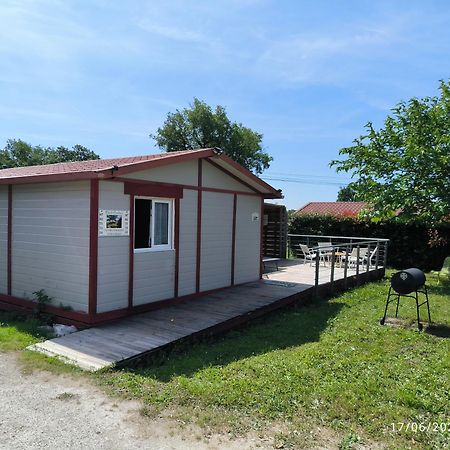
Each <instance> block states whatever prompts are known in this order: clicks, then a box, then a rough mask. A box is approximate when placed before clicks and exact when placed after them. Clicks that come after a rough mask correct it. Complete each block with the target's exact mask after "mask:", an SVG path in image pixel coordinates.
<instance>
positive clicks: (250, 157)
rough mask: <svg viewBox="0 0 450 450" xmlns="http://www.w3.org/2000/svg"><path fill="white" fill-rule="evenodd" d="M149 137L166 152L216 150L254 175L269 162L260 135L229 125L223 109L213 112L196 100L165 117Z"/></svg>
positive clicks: (238, 125)
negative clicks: (199, 149)
mask: <svg viewBox="0 0 450 450" xmlns="http://www.w3.org/2000/svg"><path fill="white" fill-rule="evenodd" d="M150 137H151V138H153V139H154V140H155V141H156V144H157V145H158V147H159V148H161V149H163V150H165V151H167V152H173V151H179V150H193V149H196V148H206V147H219V148H220V149H222V150H223V151H224V153H226V154H227V155H228V156H230V157H231V158H233V159H234V160H235V161H237V162H238V163H240V164H242V165H243V166H244V167H246V168H247V169H249V170H252V171H254V172H256V173H261V172H262V171H263V170H264V169H267V168H268V167H269V165H270V162H271V161H272V157H271V156H269V154H268V153H266V152H265V151H264V149H263V146H262V137H263V136H262V134H260V133H257V132H256V131H253V130H251V129H250V128H248V127H244V126H243V125H242V124H241V123H237V122H232V121H231V120H230V119H229V118H228V116H227V113H226V111H225V108H224V107H223V106H220V105H218V106H216V107H215V109H214V110H213V108H211V106H209V105H207V104H206V103H205V102H203V101H201V100H199V99H197V98H194V101H193V103H192V104H191V105H190V106H189V107H188V108H184V109H182V110H178V109H177V110H176V111H175V112H174V113H168V114H167V117H166V120H165V122H164V124H163V126H162V127H160V128H158V129H157V130H156V133H155V134H151V135H150Z"/></svg>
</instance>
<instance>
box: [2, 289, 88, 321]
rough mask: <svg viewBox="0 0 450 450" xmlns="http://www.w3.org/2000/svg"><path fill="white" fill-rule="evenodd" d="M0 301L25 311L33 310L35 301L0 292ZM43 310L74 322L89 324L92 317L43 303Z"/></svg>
mask: <svg viewBox="0 0 450 450" xmlns="http://www.w3.org/2000/svg"><path fill="white" fill-rule="evenodd" d="M0 303H6V304H9V305H13V306H15V307H16V309H17V307H19V308H21V309H24V310H26V311H30V312H31V311H33V310H35V309H36V302H33V301H31V300H27V299H25V298H19V297H14V296H12V295H3V294H0ZM43 309H44V312H46V313H49V314H52V315H54V316H57V317H58V318H60V317H64V318H66V319H69V320H71V321H74V322H78V323H83V324H89V323H91V322H92V318H91V316H90V315H89V314H86V313H84V312H81V311H68V310H67V309H62V308H58V307H56V306H52V305H44V307H43Z"/></svg>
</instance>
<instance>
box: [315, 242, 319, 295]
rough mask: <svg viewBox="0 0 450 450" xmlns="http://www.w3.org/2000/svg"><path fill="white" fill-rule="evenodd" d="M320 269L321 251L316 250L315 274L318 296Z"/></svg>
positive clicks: (317, 293)
mask: <svg viewBox="0 0 450 450" xmlns="http://www.w3.org/2000/svg"><path fill="white" fill-rule="evenodd" d="M319 269H320V252H319V249H317V250H316V276H315V284H314V286H315V293H316V297H318V296H319Z"/></svg>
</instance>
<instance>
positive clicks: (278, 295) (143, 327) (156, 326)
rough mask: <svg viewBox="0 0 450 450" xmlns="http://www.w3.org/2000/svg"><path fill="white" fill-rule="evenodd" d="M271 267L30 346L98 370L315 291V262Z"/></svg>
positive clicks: (325, 271) (324, 277)
mask: <svg viewBox="0 0 450 450" xmlns="http://www.w3.org/2000/svg"><path fill="white" fill-rule="evenodd" d="M271 269H272V268H271V267H270V265H268V267H267V270H268V271H270V272H269V273H266V274H265V275H264V277H263V280H260V281H256V282H252V283H246V284H243V285H240V286H235V287H230V288H226V289H224V290H221V291H218V292H216V293H213V294H208V295H204V296H202V297H199V298H197V299H194V300H189V301H186V302H182V303H179V304H176V305H173V306H169V307H166V308H162V309H159V310H156V311H152V312H148V313H143V314H138V315H135V316H131V317H128V318H125V319H120V320H118V321H116V322H114V323H110V324H106V325H102V326H98V327H95V328H89V329H86V330H82V331H79V332H76V333H73V334H70V335H67V336H63V337H60V338H55V339H50V340H47V341H45V342H42V343H38V344H35V345H33V346H30V347H29V349H30V350H34V351H38V352H41V353H44V354H47V355H49V356H57V357H59V358H60V359H62V360H64V361H66V362H68V363H72V364H75V365H77V366H79V367H81V368H83V369H86V370H92V371H95V370H99V369H102V368H105V367H109V366H112V365H114V364H116V363H119V362H123V361H126V360H129V359H133V358H137V357H139V356H142V355H143V354H147V353H150V352H154V351H158V350H161V349H163V348H167V347H168V346H170V345H173V344H174V343H176V342H179V341H182V340H187V339H193V338H194V337H197V338H198V337H201V336H212V335H214V334H218V333H221V332H224V331H226V330H229V329H232V328H234V327H236V326H238V325H241V324H243V323H245V322H248V321H249V320H251V319H253V318H255V317H259V316H261V315H264V314H267V313H268V312H270V311H273V310H275V309H278V308H281V307H283V306H286V305H288V304H290V303H293V302H295V301H299V300H301V299H306V298H310V297H311V296H312V295H313V293H314V279H315V270H314V267H310V266H309V265H308V264H306V265H304V264H301V263H300V262H299V261H287V260H283V261H280V264H279V270H278V271H272V270H271ZM372 272H374V273H373V274H371V273H369V274H370V275H372V277H373V278H376V277H377V275H378V274H379V273H380V271H372ZM353 274H354V271H352V273H351V272H348V274H347V275H348V276H349V277H351V276H352V275H353ZM319 275H320V278H319V280H320V283H321V285H322V286H324V287H326V286H327V285H329V281H330V269H329V268H326V267H321V270H320V273H319ZM343 276H344V271H343V269H342V270H341V269H337V270H336V272H335V276H334V280H335V281H338V280H339V279H342V278H343ZM322 286H321V287H322Z"/></svg>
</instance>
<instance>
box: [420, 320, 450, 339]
mask: <svg viewBox="0 0 450 450" xmlns="http://www.w3.org/2000/svg"><path fill="white" fill-rule="evenodd" d="M425 333H428V334H432V335H433V336H436V337H440V338H450V326H448V325H443V324H434V323H432V324H431V325H428V327H426V329H425Z"/></svg>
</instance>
